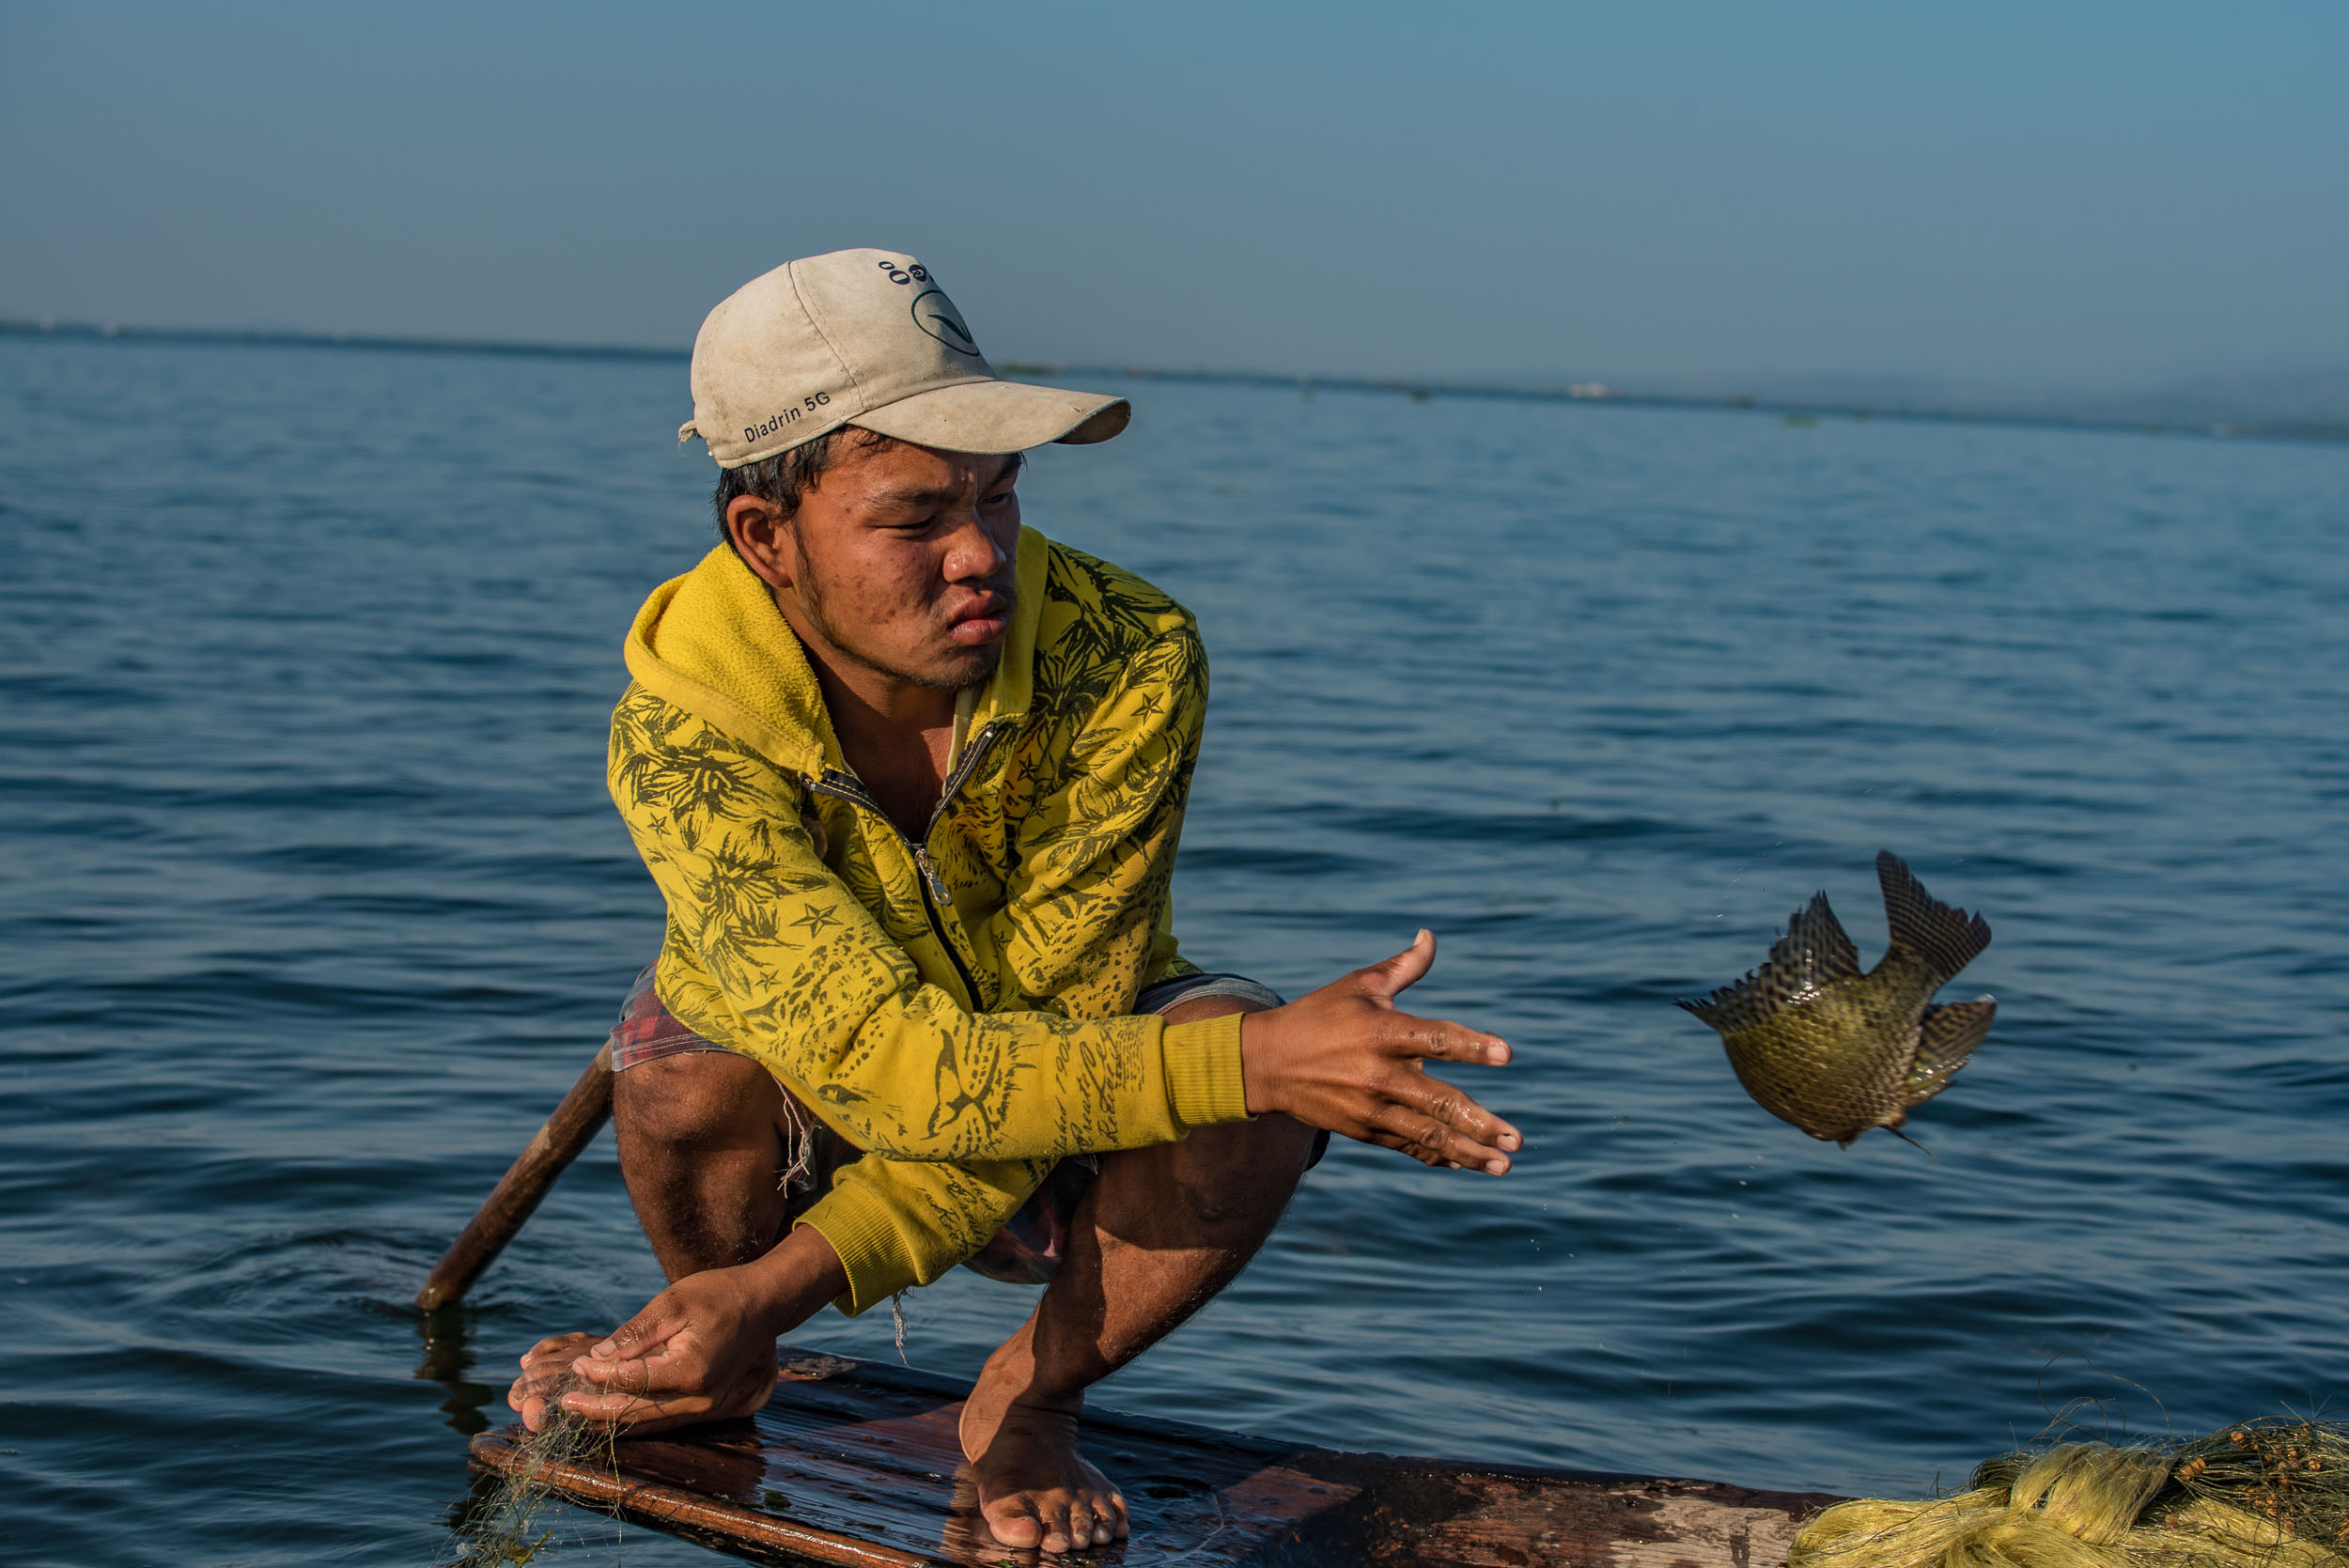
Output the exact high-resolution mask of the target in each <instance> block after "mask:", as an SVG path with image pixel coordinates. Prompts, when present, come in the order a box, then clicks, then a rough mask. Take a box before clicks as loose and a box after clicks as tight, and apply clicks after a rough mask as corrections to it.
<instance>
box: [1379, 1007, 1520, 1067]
mask: <svg viewBox="0 0 2349 1568" xmlns="http://www.w3.org/2000/svg"><path fill="white" fill-rule="evenodd" d="M1380 1038H1381V1040H1382V1042H1383V1043H1384V1044H1385V1045H1386V1047H1387V1048H1388V1049H1390V1050H1392V1051H1393V1052H1394V1053H1395V1054H1396V1055H1397V1056H1422V1057H1425V1058H1426V1059H1427V1060H1428V1061H1430V1062H1460V1063H1467V1064H1468V1065H1470V1066H1472V1067H1505V1066H1507V1065H1508V1064H1509V1059H1510V1057H1512V1056H1514V1055H1515V1054H1516V1052H1514V1051H1512V1050H1511V1049H1510V1048H1509V1042H1508V1041H1506V1040H1504V1039H1502V1038H1501V1036H1500V1035H1498V1034H1486V1033H1484V1032H1481V1031H1479V1030H1473V1029H1470V1028H1469V1027H1468V1026H1467V1025H1465V1024H1456V1023H1454V1022H1452V1021H1451V1020H1450V1019H1448V1018H1422V1017H1414V1016H1413V1015H1411V1014H1409V1013H1397V1014H1396V1015H1395V1016H1394V1017H1392V1018H1389V1019H1388V1020H1387V1021H1386V1029H1385V1031H1384V1032H1383V1033H1382V1034H1381V1036H1380Z"/></svg>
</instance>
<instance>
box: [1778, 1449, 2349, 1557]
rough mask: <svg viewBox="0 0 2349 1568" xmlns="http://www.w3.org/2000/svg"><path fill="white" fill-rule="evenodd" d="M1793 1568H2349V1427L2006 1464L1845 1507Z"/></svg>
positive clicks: (1814, 1533)
mask: <svg viewBox="0 0 2349 1568" xmlns="http://www.w3.org/2000/svg"><path fill="white" fill-rule="evenodd" d="M1788 1568H2349V1424H2344V1423H2342V1422H2340V1421H2291V1420H2282V1419H2276V1420H2265V1421H2242V1422H2238V1423H2237V1424H2235V1425H2233V1426H2229V1427H2224V1428H2222V1429H2220V1430H2219V1431H2217V1432H2214V1433H2212V1434H2211V1435H2210V1436H2207V1437H2198V1438H2195V1439H2194V1440H2193V1441H2191V1442H2186V1443H2180V1444H2173V1445H2164V1446H2161V1447H2137V1448H2121V1447H2115V1446H2114V1445H2112V1444H2109V1443H2062V1444H2059V1445H2057V1446H2055V1447H2053V1448H2049V1449H2046V1450H2044V1451H2040V1452H2025V1453H2007V1454H2000V1455H1999V1457H1997V1458H1995V1459H1991V1460H1987V1461H1985V1462H1984V1463H1983V1465H1982V1466H1981V1467H1979V1468H1977V1469H1976V1470H1975V1471H1974V1474H1973V1477H1972V1480H1971V1481H1970V1483H1968V1488H1967V1490H1965V1491H1963V1492H1959V1493H1957V1494H1955V1495H1953V1496H1951V1497H1946V1498H1926V1499H1922V1500H1917V1501H1899V1500H1891V1499H1882V1498H1864V1499H1861V1500H1859V1501H1854V1502H1846V1503H1839V1504H1837V1505H1836V1506H1835V1507H1833V1508H1830V1509H1828V1511H1827V1512H1826V1513H1824V1514H1820V1515H1819V1516H1818V1517H1817V1518H1816V1519H1814V1520H1812V1522H1811V1523H1810V1524H1809V1525H1808V1526H1806V1527H1805V1528H1804V1529H1803V1531H1802V1533H1801V1534H1800V1535H1798V1536H1797V1537H1796V1539H1795V1545H1794V1550H1793V1552H1792V1554H1791V1556H1790V1558H1789V1560H1788Z"/></svg>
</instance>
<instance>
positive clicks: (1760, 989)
mask: <svg viewBox="0 0 2349 1568" xmlns="http://www.w3.org/2000/svg"><path fill="white" fill-rule="evenodd" d="M1876 879H1877V881H1878V883H1879V884H1880V885H1881V887H1882V889H1883V892H1884V909H1885V919H1886V924H1888V925H1889V927H1890V942H1889V943H1888V945H1887V946H1886V948H1885V953H1884V956H1883V958H1882V959H1881V960H1879V961H1878V963H1877V964H1876V967H1875V969H1874V970H1869V971H1867V972H1866V973H1862V972H1861V970H1860V968H1859V949H1858V948H1856V947H1855V946H1853V944H1852V939H1851V937H1850V936H1849V934H1848V933H1846V932H1845V931H1844V930H1843V923H1842V922H1840V921H1838V920H1837V919H1836V918H1835V911H1834V910H1833V909H1832V908H1828V901H1827V894H1826V893H1819V894H1817V895H1816V896H1814V897H1813V898H1812V900H1811V902H1810V904H1809V905H1807V906H1805V907H1804V908H1800V909H1797V910H1796V911H1795V914H1794V916H1793V918H1791V919H1790V920H1789V921H1788V922H1787V924H1786V934H1785V935H1784V936H1782V937H1781V938H1780V939H1778V940H1777V941H1776V942H1774V943H1773V944H1771V947H1770V955H1769V958H1768V959H1767V960H1766V962H1765V963H1764V964H1763V965H1762V966H1761V967H1760V968H1759V969H1756V970H1753V971H1752V972H1751V973H1750V974H1748V975H1747V976H1746V977H1745V978H1744V979H1742V980H1740V981H1738V982H1737V983H1736V984H1735V985H1734V986H1723V987H1721V988H1720V989H1719V990H1717V991H1715V992H1714V993H1713V994H1712V995H1711V996H1709V997H1706V998H1704V999H1703V1000H1702V1001H1683V1002H1682V1003H1681V1004H1680V1005H1681V1006H1683V1007H1685V1008H1687V1009H1688V1011H1689V1012H1691V1013H1693V1014H1695V1015H1696V1016H1697V1017H1700V1018H1702V1019H1703V1020H1704V1021H1705V1022H1706V1023H1707V1024H1709V1025H1711V1026H1712V1027H1713V1029H1714V1030H1716V1031H1717V1032H1719V1034H1720V1036H1721V1041H1722V1044H1723V1045H1724V1046H1725V1047H1726V1048H1728V1052H1729V1063H1730V1066H1731V1067H1732V1068H1733V1069H1735V1072H1736V1074H1737V1081H1738V1082H1739V1083H1741V1084H1743V1085H1744V1086H1745V1090H1746V1093H1747V1094H1750V1095H1752V1096H1753V1098H1754V1100H1755V1101H1756V1102H1757V1103H1758V1104H1760V1105H1761V1107H1762V1108H1763V1109H1764V1110H1767V1111H1768V1112H1769V1113H1770V1114H1771V1115H1773V1116H1776V1117H1778V1118H1779V1119H1780V1120H1781V1121H1784V1122H1790V1123H1792V1124H1794V1125H1795V1126H1798V1127H1800V1128H1801V1129H1802V1130H1803V1131H1805V1132H1807V1133H1809V1134H1810V1135H1811V1136H1812V1137H1813V1138H1818V1139H1824V1140H1827V1141H1831V1142H1835V1143H1842V1144H1849V1143H1850V1142H1851V1141H1852V1140H1854V1139H1856V1138H1858V1137H1859V1135H1860V1134H1862V1133H1864V1132H1866V1131H1868V1130H1869V1129H1870V1128H1872V1127H1884V1128H1887V1129H1889V1130H1892V1131H1895V1132H1897V1131H1898V1129H1899V1128H1900V1126H1902V1124H1904V1123H1905V1122H1906V1121H1907V1119H1908V1113H1909V1112H1910V1111H1911V1110H1915V1109H1916V1108H1917V1107H1918V1106H1920V1105H1922V1104H1923V1103H1924V1102H1925V1101H1926V1100H1929V1099H1931V1098H1932V1097H1933V1096H1934V1095H1936V1094H1939V1093H1940V1092H1941V1091H1942V1090H1944V1089H1946V1088H1947V1087H1949V1083H1950V1079H1952V1078H1954V1077H1955V1076H1956V1074H1957V1072H1958V1070H1959V1069H1960V1068H1962V1067H1964V1066H1965V1064H1966V1062H1967V1060H1968V1056H1969V1055H1970V1054H1971V1053H1972V1051H1973V1049H1974V1048H1975V1047H1976V1046H1978V1045H1980V1044H1981V1043H1982V1040H1983V1035H1984V1034H1985V1033H1986V1032H1988V1030H1989V1027H1990V1020H1991V1017H1993V1015H1994V1014H1995V1013H1996V1011H1997V1008H1998V1003H1997V1002H1996V1001H1993V1000H1992V999H1990V998H1988V997H1983V998H1980V999H1978V1000H1977V1001H1970V1002H1957V1003H1953V1004H1952V1005H1949V1006H1942V1007H1937V1006H1935V1005H1933V995H1934V993H1935V992H1936V991H1937V990H1939V989H1940V988H1941V987H1942V986H1945V985H1947V984H1948V983H1949V982H1950V980H1951V979H1952V978H1953V977H1954V976H1955V975H1956V974H1957V972H1958V971H1959V970H1962V969H1964V968H1965V967H1966V966H1967V965H1968V964H1969V963H1971V962H1972V961H1973V959H1974V957H1975V956H1976V955H1978V954H1980V953H1981V952H1982V950H1983V948H1984V947H1987V946H1988V945H1989V943H1990V926H1989V924H1988V923H1987V922H1985V921H1983V919H1982V918H1981V917H1980V916H1979V915H1968V914H1967V913H1966V911H1964V910H1963V909H1957V908H1951V907H1950V906H1949V905H1947V904H1942V903H1939V902H1937V901H1936V900H1935V899H1934V897H1933V895H1932V894H1930V893H1927V892H1925V889H1924V885H1923V884H1922V883H1921V882H1919V881H1918V880H1917V878H1916V877H1914V876H1913V875H1911V873H1910V872H1909V869H1908V867H1907V866H1906V865H1905V864H1904V863H1902V862H1901V860H1900V858H1899V857H1898V856H1896V855H1894V854H1892V853H1891V851H1890V850H1886V851H1885V852H1883V853H1882V854H1879V855H1878V856H1877V857H1876Z"/></svg>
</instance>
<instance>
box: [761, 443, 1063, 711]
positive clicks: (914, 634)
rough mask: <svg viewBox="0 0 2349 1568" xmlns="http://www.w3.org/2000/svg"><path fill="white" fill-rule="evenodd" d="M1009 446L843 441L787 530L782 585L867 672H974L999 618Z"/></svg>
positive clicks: (1000, 631) (934, 681)
mask: <svg viewBox="0 0 2349 1568" xmlns="http://www.w3.org/2000/svg"><path fill="white" fill-rule="evenodd" d="M1018 478H1019V458H1017V457H1016V456H1015V457H994V456H977V455H973V454H970V453H963V452H938V451H933V450H931V449H930V448H928V447H926V446H915V445H912V444H910V443H909V442H892V443H890V444H888V445H886V446H880V447H864V446H860V445H857V444H855V443H853V442H852V443H850V444H849V445H848V448H847V450H845V451H843V452H842V453H841V454H840V455H839V456H838V457H837V458H834V459H833V460H832V465H831V466H830V467H828V468H827V469H826V470H825V471H824V474H823V476H822V477H821V478H820V479H819V480H818V481H817V485H816V488H815V489H811V490H809V491H808V492H807V494H806V495H805V496H804V497H803V498H802V499H801V503H800V509H799V512H798V515H797V516H796V517H794V518H793V519H792V520H791V522H790V524H789V526H788V528H787V530H786V536H787V540H788V543H787V544H786V551H787V553H788V555H789V556H790V557H791V558H792V559H791V562H790V575H791V584H790V587H791V591H792V593H793V594H794V596H795V597H796V598H797V599H798V603H799V608H800V610H801V613H803V614H804V615H805V616H806V618H807V620H808V621H809V622H810V623H811V625H810V629H813V630H814V631H815V632H816V633H817V635H818V636H820V637H821V638H823V640H824V641H825V642H827V643H829V644H831V645H832V648H833V649H835V650H836V651H838V652H839V653H840V654H842V655H844V656H846V657H847V658H848V659H849V660H853V661H854V662H856V663H858V664H861V665H863V666H864V667H865V668H866V669H868V670H871V671H873V672H875V673H877V674H879V675H885V676H889V677H892V678H894V679H896V680H901V681H905V682H907V683H909V684H910V685H914V686H924V687H934V688H942V689H946V690H954V689H957V688H960V687H965V686H971V685H974V684H976V683H977V682H979V681H982V680H985V679H986V678H987V677H988V675H989V674H991V673H992V672H993V671H994V668H995V662H996V660H998V659H999V658H1000V657H1002V653H1003V636H1004V633H1005V632H1006V631H1008V630H1009V629H1010V626H1011V609H1012V597H1013V582H1012V571H1013V557H1014V555H1015V553H1016V551H1017V550H1018V546H1019V495H1018V493H1017V492H1016V491H1015V489H1013V486H1014V484H1015V482H1016V481H1017V480H1018Z"/></svg>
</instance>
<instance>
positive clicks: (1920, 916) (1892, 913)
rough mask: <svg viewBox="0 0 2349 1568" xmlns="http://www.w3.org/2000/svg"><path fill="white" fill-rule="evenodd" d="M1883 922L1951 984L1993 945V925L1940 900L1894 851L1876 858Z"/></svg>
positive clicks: (1898, 941) (1901, 944)
mask: <svg viewBox="0 0 2349 1568" xmlns="http://www.w3.org/2000/svg"><path fill="white" fill-rule="evenodd" d="M1876 880H1877V882H1879V883H1880V884H1882V886H1883V888H1884V918H1885V922H1886V924H1889V925H1890V927H1891V929H1892V941H1893V944H1894V945H1895V946H1899V947H1905V948H1907V949H1908V950H1909V951H1910V952H1912V953H1914V954H1916V955H1918V956H1919V957H1921V958H1922V959H1924V961H1925V962H1926V963H1928V964H1930V965H1932V966H1933V971H1934V973H1936V974H1937V975H1938V976H1940V977H1941V979H1942V980H1944V981H1946V980H1948V979H1949V978H1950V977H1951V976H1952V975H1954V974H1955V973H1957V971H1958V970H1962V969H1964V968H1965V967H1966V966H1967V965H1968V964H1970V963H1972V962H1973V961H1974V959H1975V957H1976V956H1977V955H1979V954H1980V953H1981V952H1982V950H1983V948H1985V947H1988V946H1989V945H1990V923H1989V922H1988V921H1986V920H1984V919H1983V918H1982V917H1981V916H1980V915H1968V913H1967V912H1966V911H1965V910H1963V909H1953V908H1951V907H1950V906H1949V905H1947V904H1943V903H1940V902H1938V901H1937V900H1936V899H1935V898H1934V896H1933V894H1931V893H1927V892H1926V891H1925V885H1924V884H1923V883H1922V882H1920V881H1919V880H1917V878H1916V877H1914V876H1912V875H1911V874H1910V872H1909V869H1908V867H1907V866H1906V865H1905V864H1903V863H1902V862H1901V858H1900V857H1899V856H1898V855H1895V854H1893V853H1892V851H1890V849H1887V850H1884V851H1882V852H1881V853H1879V854H1878V855H1877V856H1876Z"/></svg>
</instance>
